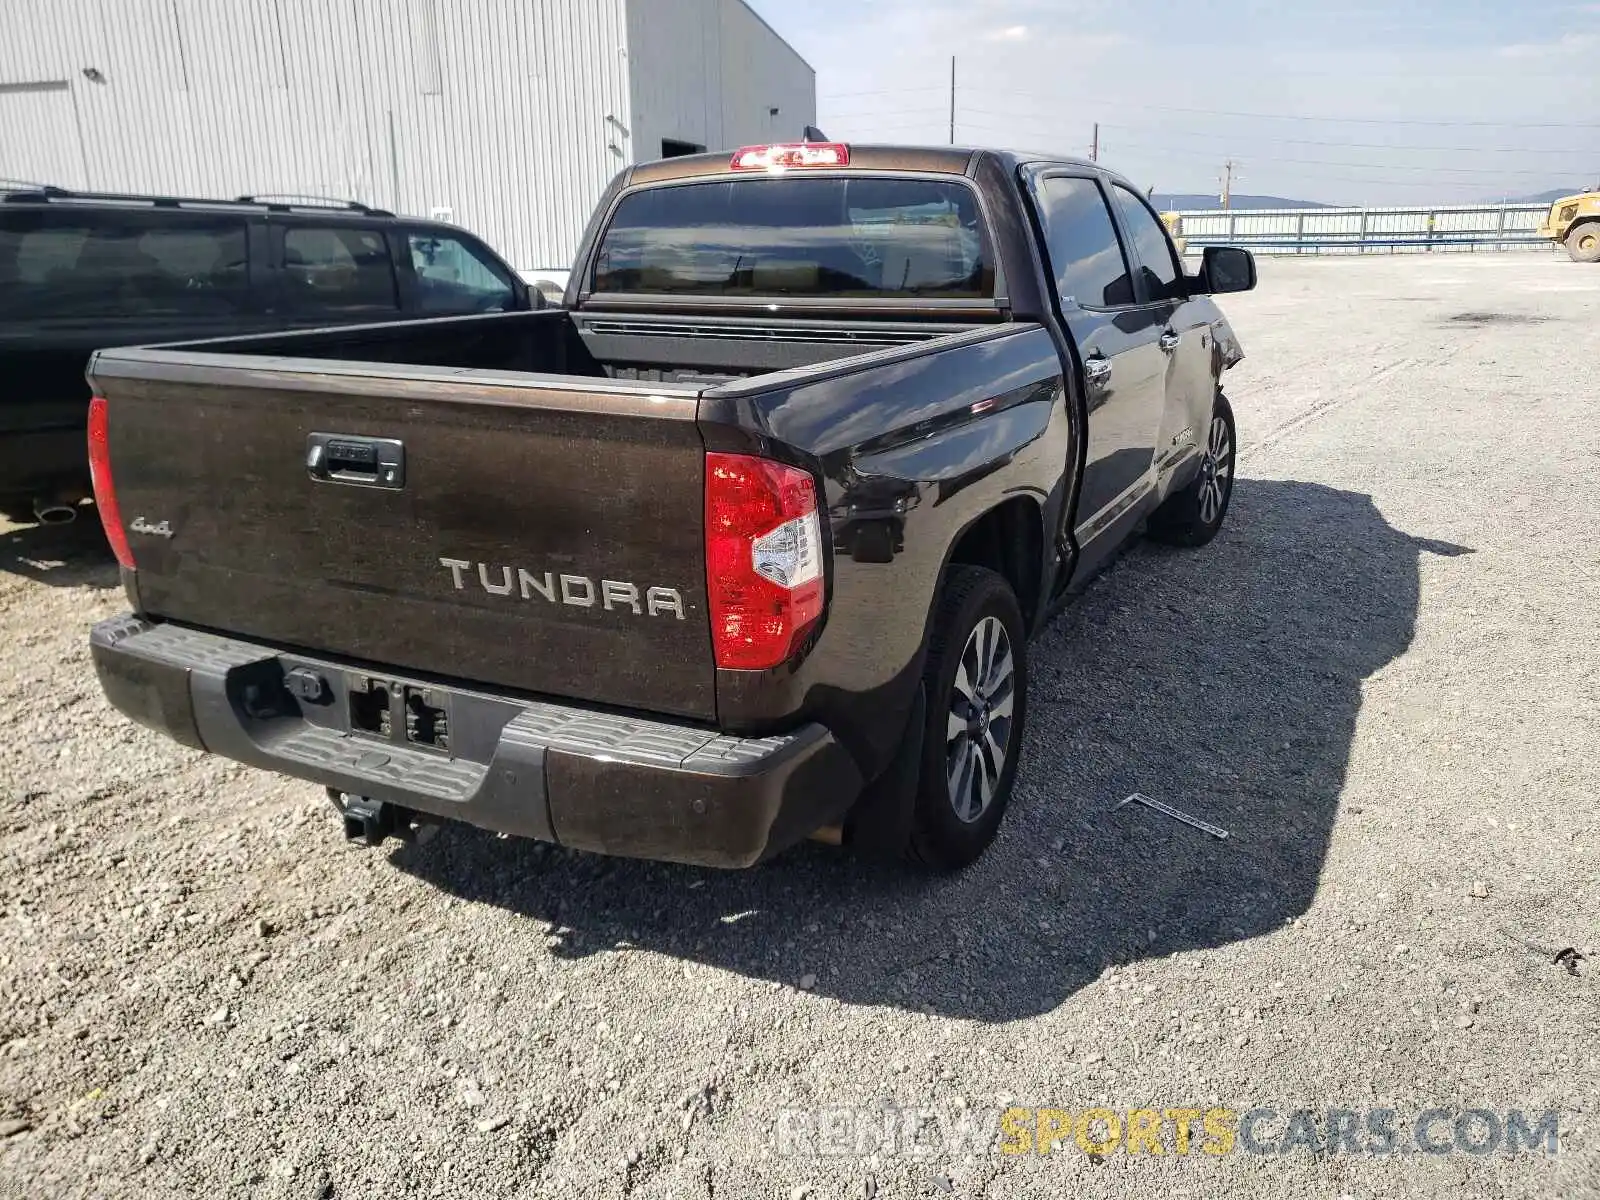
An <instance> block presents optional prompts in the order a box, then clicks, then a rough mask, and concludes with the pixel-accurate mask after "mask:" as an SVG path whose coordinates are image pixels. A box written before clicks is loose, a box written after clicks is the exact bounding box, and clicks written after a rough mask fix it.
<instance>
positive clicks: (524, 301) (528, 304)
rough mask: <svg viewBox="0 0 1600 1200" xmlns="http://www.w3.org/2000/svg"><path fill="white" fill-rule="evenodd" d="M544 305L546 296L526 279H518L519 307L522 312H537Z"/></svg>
mask: <svg viewBox="0 0 1600 1200" xmlns="http://www.w3.org/2000/svg"><path fill="white" fill-rule="evenodd" d="M543 307H544V297H543V296H542V295H540V294H539V289H538V288H536V287H534V286H533V285H532V284H530V283H529V282H527V280H525V279H519V280H517V308H518V310H519V311H521V312H535V311H537V310H538V309H541V308H543Z"/></svg>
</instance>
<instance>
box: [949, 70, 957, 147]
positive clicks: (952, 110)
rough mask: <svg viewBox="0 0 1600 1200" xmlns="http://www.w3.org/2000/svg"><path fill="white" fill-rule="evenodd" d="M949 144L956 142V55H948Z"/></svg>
mask: <svg viewBox="0 0 1600 1200" xmlns="http://www.w3.org/2000/svg"><path fill="white" fill-rule="evenodd" d="M950 144H951V145H952V146H954V145H955V144H956V56H955V55H954V54H952V55H951V56H950Z"/></svg>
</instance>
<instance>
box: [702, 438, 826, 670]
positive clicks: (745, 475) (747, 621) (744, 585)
mask: <svg viewBox="0 0 1600 1200" xmlns="http://www.w3.org/2000/svg"><path fill="white" fill-rule="evenodd" d="M706 583H707V591H708V593H709V595H710V598H711V644H712V649H713V650H714V651H715V653H716V660H717V666H719V667H722V668H724V669H726V670H737V671H760V670H765V669H767V668H769V667H776V666H778V665H779V664H780V663H783V662H785V661H787V659H788V658H789V656H790V655H791V654H793V653H794V651H795V648H796V647H797V646H798V645H799V644H800V641H801V639H802V638H803V637H804V636H805V634H806V632H807V631H808V630H809V629H810V628H811V626H813V625H814V624H816V622H817V619H818V618H820V617H821V616H822V520H821V516H820V514H819V513H818V511H817V490H816V485H815V484H814V483H813V482H812V480H811V476H810V475H809V474H808V473H807V472H805V471H802V470H800V469H799V468H798V467H791V466H787V465H785V464H784V463H777V462H772V461H770V460H768V459H765V458H755V457H753V456H751V455H747V454H715V453H713V454H707V455H706Z"/></svg>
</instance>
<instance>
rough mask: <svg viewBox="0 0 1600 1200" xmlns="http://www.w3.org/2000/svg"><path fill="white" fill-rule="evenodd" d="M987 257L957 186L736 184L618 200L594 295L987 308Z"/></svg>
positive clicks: (985, 240)
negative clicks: (954, 303) (982, 303)
mask: <svg viewBox="0 0 1600 1200" xmlns="http://www.w3.org/2000/svg"><path fill="white" fill-rule="evenodd" d="M994 279H995V270H994V257H993V252H992V249H991V244H990V239H989V236H988V233H987V231H986V229H985V228H984V224H983V221H982V218H981V213H980V209H979V206H978V200H977V196H976V194H975V193H974V192H973V190H972V188H971V187H970V186H969V185H967V184H966V183H964V182H961V181H957V180H955V179H951V180H937V179H926V178H910V177H897V176H891V175H882V176H854V177H848V178H839V177H837V176H834V177H827V178H823V177H809V178H807V177H795V176H792V175H791V176H784V177H780V178H762V179H756V178H746V179H735V180H716V181H711V182H696V183H685V184H673V185H668V186H662V187H655V188H647V189H645V190H642V191H638V192H634V193H632V194H630V195H627V196H625V197H624V198H623V199H622V202H621V203H620V204H619V205H618V206H617V209H616V212H615V214H614V215H613V216H612V219H611V223H610V225H609V226H608V227H607V229H606V231H605V234H604V235H603V237H602V238H601V240H600V244H599V247H598V250H597V253H596V256H595V264H594V268H593V272H592V274H591V277H590V279H589V281H588V282H589V286H590V289H591V290H592V292H593V293H595V294H599V295H604V294H634V295H638V294H645V295H660V296H695V297H742V296H783V297H830V298H843V299H905V298H917V299H939V300H989V299H991V298H992V297H993V296H994Z"/></svg>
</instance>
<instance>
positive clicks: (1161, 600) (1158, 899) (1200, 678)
mask: <svg viewBox="0 0 1600 1200" xmlns="http://www.w3.org/2000/svg"><path fill="white" fill-rule="evenodd" d="M1464 553H1470V551H1468V550H1466V549H1465V548H1463V547H1458V546H1452V545H1448V544H1444V543H1436V542H1430V541H1425V540H1422V539H1418V538H1413V537H1410V536H1408V535H1407V534H1405V533H1403V532H1401V531H1399V530H1396V529H1394V528H1393V527H1391V526H1390V525H1389V524H1388V522H1387V521H1385V520H1384V518H1383V516H1382V515H1381V514H1380V513H1379V512H1378V510H1377V508H1376V507H1375V506H1374V505H1373V503H1372V500H1371V498H1370V497H1368V496H1364V495H1359V494H1356V493H1352V492H1343V491H1336V490H1334V489H1331V488H1327V487H1322V486H1319V485H1316V484H1310V483H1296V482H1276V481H1263V480H1241V481H1240V483H1239V486H1238V491H1237V494H1236V496H1235V497H1234V509H1233V512H1232V514H1231V516H1230V521H1229V526H1228V528H1227V530H1226V531H1225V532H1224V533H1223V535H1222V536H1221V537H1220V538H1219V539H1218V540H1217V541H1216V542H1214V543H1213V544H1212V545H1211V546H1210V547H1208V548H1206V549H1204V550H1200V551H1168V550H1163V549H1158V548H1155V547H1153V546H1140V547H1138V548H1136V549H1134V550H1133V551H1132V552H1131V553H1130V554H1128V555H1127V556H1125V557H1124V558H1123V559H1122V560H1121V561H1120V562H1119V563H1118V564H1117V565H1116V566H1115V567H1113V568H1112V570H1111V571H1110V572H1109V573H1108V574H1107V576H1106V577H1104V578H1102V579H1101V580H1099V581H1098V582H1097V583H1096V584H1095V585H1094V586H1093V587H1092V588H1091V589H1090V590H1089V592H1088V593H1087V594H1086V595H1085V596H1084V597H1083V599H1082V600H1081V601H1080V602H1079V603H1077V604H1076V605H1075V606H1074V607H1072V608H1071V609H1069V610H1068V611H1067V612H1066V613H1064V614H1063V615H1062V616H1061V617H1060V618H1059V619H1058V620H1057V621H1056V622H1055V623H1054V625H1052V626H1051V628H1050V629H1048V630H1047V631H1046V632H1045V633H1044V635H1043V636H1042V637H1041V638H1040V640H1039V641H1038V643H1036V645H1035V649H1034V660H1033V662H1034V665H1033V680H1032V686H1031V704H1032V711H1031V716H1030V721H1031V728H1030V731H1029V736H1028V745H1027V753H1026V757H1025V759H1024V762H1023V767H1022V771H1021V774H1020V776H1019V779H1018V790H1017V793H1016V796H1015V798H1014V801H1013V805H1012V809H1011V811H1010V813H1009V814H1008V816H1007V819H1006V824H1005V826H1004V829H1003V832H1002V836H1001V839H1000V841H999V842H998V843H997V844H996V845H995V846H994V847H993V848H992V849H991V850H990V852H989V853H988V854H987V855H986V856H985V857H984V858H983V859H982V860H981V861H980V862H979V863H977V864H976V865H975V866H974V867H972V868H971V869H969V870H968V871H966V872H964V873H962V874H960V875H958V876H955V877H951V878H929V877H927V876H924V875H921V874H918V873H915V872H913V871H911V870H909V869H907V868H904V867H900V866H897V865H892V864H890V865H882V864H876V863H872V862H868V861H865V860H863V859H860V858H857V857H854V856H852V855H850V854H847V853H843V852H840V851H836V850H827V849H824V848H822V847H820V846H816V845H811V844H807V845H805V846H802V847H800V848H798V849H796V850H795V851H792V852H791V853H789V854H787V855H784V856H783V857H782V858H780V859H779V860H777V861H775V862H773V863H771V864H769V865H767V866H765V867H762V868H760V869H758V870H755V871H751V872H745V873H723V872H714V871H703V870H697V869H693V868H687V867H676V866H666V865H660V864H651V863H639V862H630V861H625V860H611V859H603V858H599V857H593V856H589V855H582V854H577V853H572V852H568V851H564V850H561V849H559V848H555V847H548V846H543V845H539V844H536V843H531V842H518V841H508V840H500V839H497V838H495V837H493V836H491V835H487V834H481V833H479V832H477V831H475V830H470V829H466V828H455V829H451V830H448V831H446V832H445V833H444V834H443V835H441V836H440V837H439V838H437V839H436V840H434V841H433V842H431V843H429V844H428V845H426V846H423V847H411V846H407V847H402V848H401V849H399V850H397V851H396V852H395V853H394V854H393V861H394V862H395V864H396V865H397V866H398V867H399V868H400V869H401V870H404V871H406V872H408V873H410V874H413V875H415V876H417V877H418V878H420V879H423V880H425V881H427V882H429V883H431V884H433V885H436V886H438V887H439V888H441V889H444V890H445V891H448V892H450V893H452V894H455V895H457V896H460V897H462V898H464V899H467V900H471V901H475V902H479V903H485V904H492V905H497V906H500V907H503V908H505V909H508V910H510V911H512V912H515V913H520V914H524V915H526V916H529V917H534V918H538V919H539V920H541V921H545V922H549V923H551V924H552V925H553V926H554V930H553V931H552V932H551V933H550V935H549V939H550V943H551V948H552V952H553V953H554V954H556V955H557V956H558V957H582V956H586V955H591V954H610V953H626V952H630V951H634V950H645V951H652V952H655V953H658V954H665V955H670V956H673V957H677V958H682V959H684V960H687V961H692V962H698V963H703V964H707V965H710V966H714V967H720V968H723V969H725V970H728V971H733V972H737V973H739V974H742V975H746V976H750V977H752V978H757V979H767V980H773V981H776V982H779V983H781V984H783V985H785V986H802V983H801V981H802V980H804V984H803V986H809V987H813V988H814V989H815V991H816V992H818V993H819V994H823V995H829V996H834V997H837V998H838V999H840V1000H843V1001H848V1002H850V1003H854V1004H875V1005H886V1006H891V1007H896V1008H905V1009H911V1010H918V1011H926V1012H931V1013H936V1014H939V1015H946V1016H959V1017H966V1018H971V1019H976V1020H981V1021H1008V1020H1014V1019H1017V1018H1022V1017H1028V1016H1033V1015H1035V1014H1038V1013H1041V1012H1045V1011H1048V1010H1050V1009H1053V1008H1055V1007H1056V1006H1057V1005H1059V1004H1060V1003H1061V1002H1062V1001H1063V1000H1065V999H1066V998H1067V997H1069V996H1070V995H1072V994H1073V993H1074V992H1076V991H1077V990H1078V989H1079V988H1081V987H1083V986H1084V985H1085V984H1086V983H1089V982H1090V981H1092V980H1094V979H1095V978H1096V977H1098V976H1099V975H1100V974H1101V973H1102V972H1103V970H1104V969H1105V967H1106V966H1107V965H1108V964H1113V963H1116V964H1128V963H1134V962H1137V961H1139V960H1141V959H1146V958H1156V957H1162V956H1165V955H1169V954H1173V953H1177V952H1182V951H1191V950H1197V949H1214V948H1221V947H1226V946H1228V945H1229V944H1230V943H1233V942H1237V941H1241V940H1243V939H1247V938H1252V937H1255V936H1258V935H1261V934H1267V933H1271V932H1273V931H1274V930H1276V929H1278V928H1280V927H1281V926H1282V925H1283V924H1284V922H1286V921H1288V920H1290V919H1292V918H1293V917H1295V916H1296V915H1298V914H1300V913H1302V912H1304V911H1305V910H1306V909H1307V907H1308V906H1309V905H1310V903H1311V900H1312V897H1313V895H1314V894H1315V892H1316V888H1317V882H1318V878H1319V876H1320V875H1321V871H1322V865H1323V861H1324V858H1325V856H1326V853H1327V847H1328V841H1329V837H1330V834H1331V831H1332V829H1333V824H1334V821H1335V819H1336V818H1337V817H1338V816H1339V807H1340V803H1339V800H1340V792H1341V790H1342V788H1343V784H1344V779H1345V773H1346V768H1347V765H1348V761H1349V757H1350V748H1351V743H1352V739H1353V737H1354V733H1355V725H1356V717H1357V713H1358V712H1359V710H1360V707H1361V686H1362V681H1363V680H1365V679H1367V678H1369V677H1370V676H1372V675H1373V674H1374V673H1375V672H1377V671H1379V670H1381V669H1382V668H1383V667H1384V666H1386V665H1387V664H1388V663H1390V662H1392V661H1394V660H1395V659H1396V658H1397V657H1398V656H1399V655H1401V654H1402V653H1403V652H1404V651H1405V649H1406V647H1407V646H1408V645H1409V644H1410V642H1411V637H1412V631H1413V626H1414V622H1415V619H1416V613H1417V605H1418V599H1419V593H1420V584H1419V561H1420V557H1421V556H1422V555H1424V554H1437V555H1445V556H1451V557H1454V556H1456V555H1459V554H1464ZM1133 791H1139V792H1142V793H1144V794H1146V795H1148V796H1151V797H1154V798H1157V799H1160V800H1164V801H1166V802H1168V803H1169V804H1172V805H1175V806H1177V807H1179V808H1181V809H1183V810H1185V811H1187V812H1189V813H1192V814H1194V815H1196V816H1199V817H1202V818H1204V819H1206V820H1209V821H1211V822H1212V823H1214V824H1217V825H1221V826H1223V827H1225V828H1227V829H1228V830H1229V831H1230V832H1231V834H1232V836H1231V837H1230V838H1229V839H1228V840H1227V841H1214V840H1212V839H1211V838H1210V837H1208V836H1206V835H1204V834H1202V833H1200V832H1199V831H1197V830H1194V829H1190V828H1188V827H1186V826H1184V825H1181V824H1178V823H1177V822H1174V821H1172V820H1171V819H1170V818H1168V817H1165V816H1162V815H1159V814H1157V813H1154V812H1152V811H1149V810H1147V809H1144V808H1141V807H1137V806H1130V807H1126V808H1122V809H1120V810H1115V811H1113V810H1112V806H1113V805H1114V804H1115V803H1116V801H1118V800H1120V799H1122V798H1123V797H1125V796H1127V795H1128V794H1129V793H1130V792H1133ZM528 935H529V937H530V938H532V937H535V936H537V933H536V931H535V930H534V929H533V928H531V927H530V929H529V931H528ZM1307 966H1308V969H1312V964H1307ZM813 977H814V978H813Z"/></svg>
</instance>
